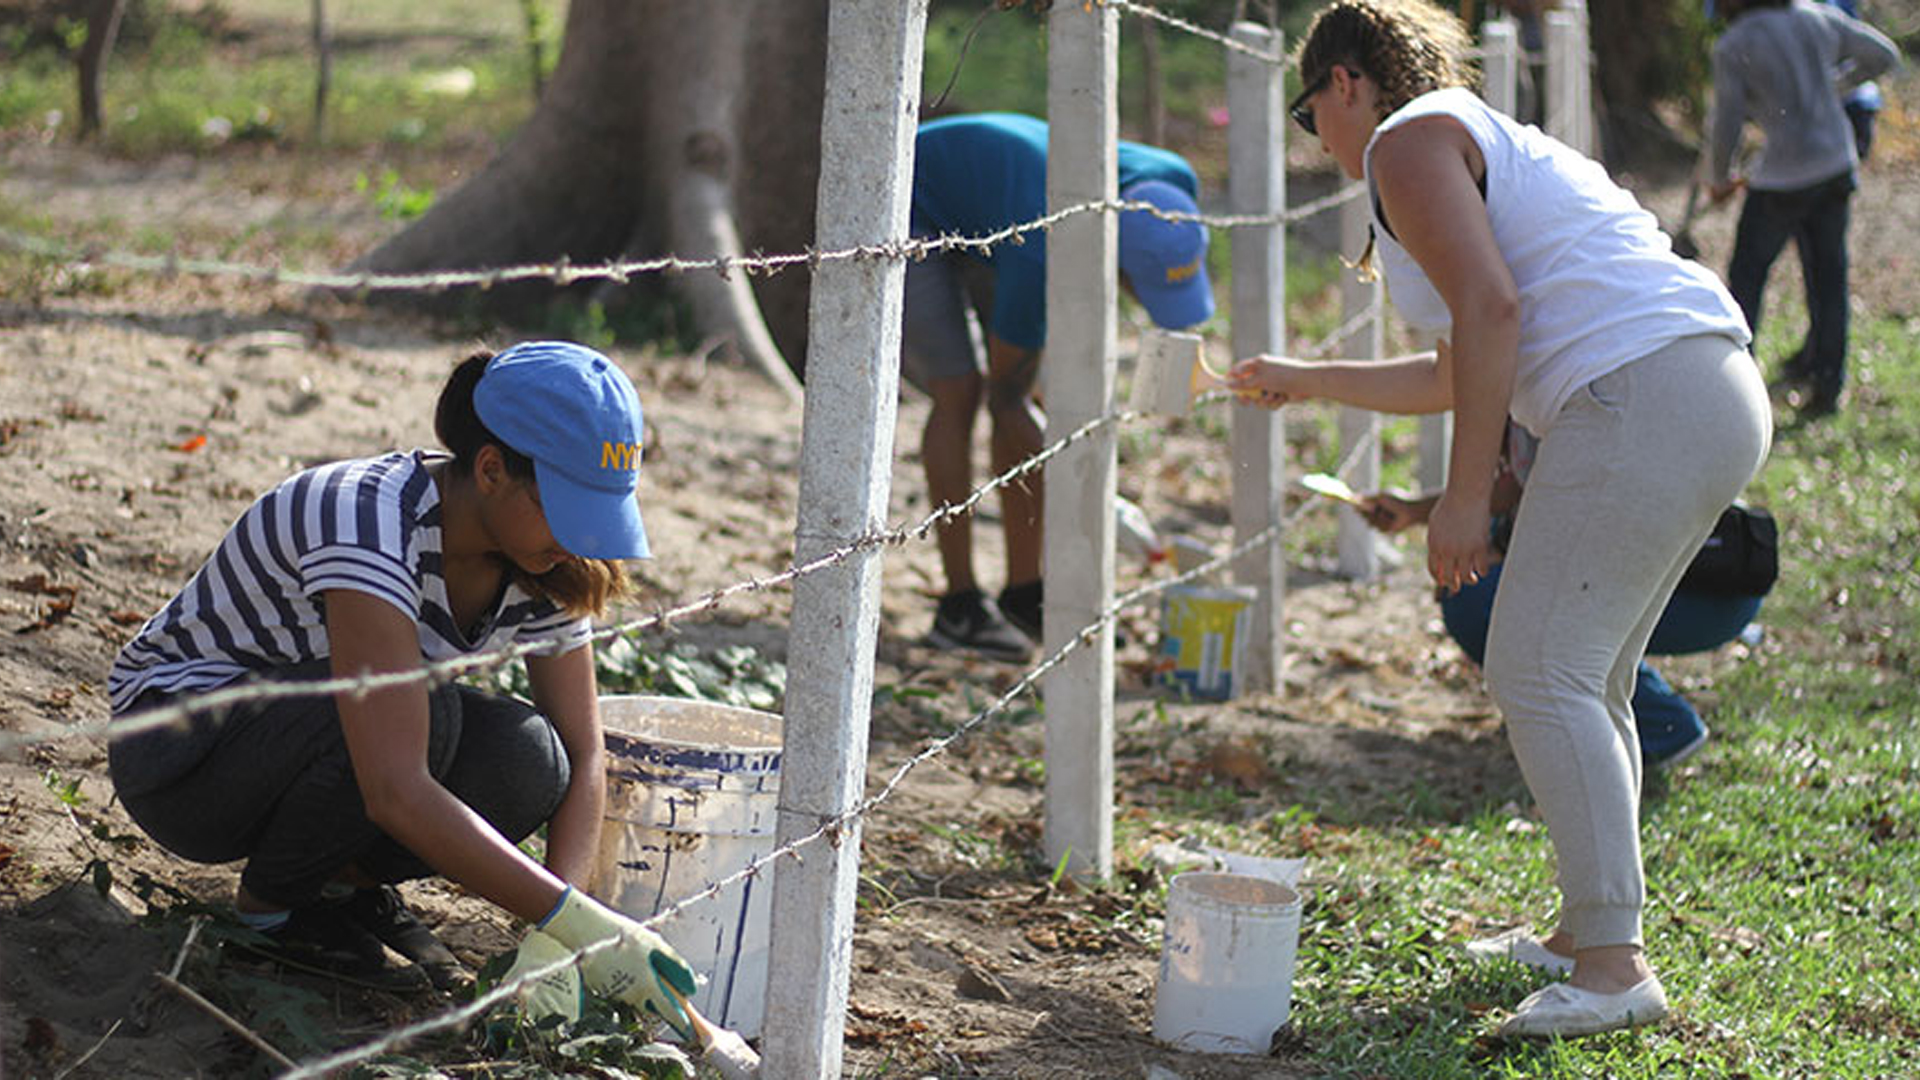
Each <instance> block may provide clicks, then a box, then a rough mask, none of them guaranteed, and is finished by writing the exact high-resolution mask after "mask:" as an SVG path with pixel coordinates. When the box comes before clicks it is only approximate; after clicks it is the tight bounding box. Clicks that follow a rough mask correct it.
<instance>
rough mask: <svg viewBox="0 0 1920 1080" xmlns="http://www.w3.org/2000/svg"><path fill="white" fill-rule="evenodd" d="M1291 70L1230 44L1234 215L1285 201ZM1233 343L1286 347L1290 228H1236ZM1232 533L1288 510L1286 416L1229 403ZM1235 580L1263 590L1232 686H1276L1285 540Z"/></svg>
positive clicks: (1252, 36) (1251, 39)
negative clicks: (1287, 99) (1286, 89)
mask: <svg viewBox="0 0 1920 1080" xmlns="http://www.w3.org/2000/svg"><path fill="white" fill-rule="evenodd" d="M1233 40H1235V41H1237V42H1239V43H1240V44H1242V45H1245V46H1247V47H1248V48H1251V49H1255V50H1258V51H1260V52H1262V53H1266V54H1268V55H1270V56H1278V55H1280V52H1281V41H1280V35H1279V34H1278V33H1277V32H1275V31H1273V30H1270V29H1268V28H1267V27H1264V26H1261V25H1259V24H1258V23H1251V22H1240V23H1235V24H1234V26H1233ZM1284 77H1285V71H1284V70H1283V69H1282V68H1281V67H1280V65H1278V64H1272V63H1268V62H1267V61H1265V60H1262V59H1260V58H1259V57H1257V56H1249V55H1247V54H1246V53H1243V52H1240V51H1238V50H1234V49H1229V50H1227V116H1228V118H1229V120H1228V124H1229V126H1228V128H1227V198H1228V202H1229V204H1230V206H1231V208H1232V211H1233V213H1234V214H1236V215H1268V214H1278V213H1280V212H1281V211H1282V210H1285V209H1286V205H1287V170H1286V109H1285V106H1284V104H1283V99H1282V94H1283V87H1284V82H1283V80H1284ZM1232 241H1233V287H1232V310H1231V312H1230V315H1231V318H1232V320H1233V323H1232V347H1233V356H1234V358H1235V359H1240V358H1243V357H1248V356H1258V355H1260V354H1263V353H1276V354H1277V353H1282V352H1284V351H1286V340H1287V324H1286V298H1287V278H1286V273H1287V270H1286V226H1285V225H1282V224H1278V223H1276V224H1273V225H1240V226H1235V228H1234V230H1233V232H1232ZM1233 468H1234V471H1233V539H1234V543H1235V544H1236V545H1238V544H1239V543H1241V542H1242V541H1244V540H1246V539H1247V538H1248V537H1250V536H1252V535H1254V534H1255V533H1258V532H1260V531H1261V530H1262V529H1265V528H1267V527H1268V526H1270V525H1272V524H1273V523H1275V522H1277V521H1280V520H1281V519H1282V518H1283V517H1284V516H1285V510H1286V501H1285V494H1286V483H1287V442H1286V426H1285V420H1284V414H1283V413H1282V412H1281V411H1280V410H1277V409H1262V408H1259V407H1258V406H1253V405H1235V406H1234V407H1233ZM1233 577H1234V580H1235V581H1236V582H1238V583H1239V584H1241V585H1251V586H1253V588H1254V590H1255V591H1256V592H1257V594H1258V599H1257V600H1256V601H1255V602H1254V607H1253V625H1252V634H1251V636H1250V637H1249V639H1248V641H1247V645H1246V652H1245V656H1244V663H1245V664H1246V669H1245V671H1244V672H1241V671H1235V672H1234V673H1233V678H1234V684H1235V688H1236V689H1244V690H1246V691H1248V692H1252V693H1261V692H1266V691H1273V690H1277V689H1279V688H1280V669H1281V662H1282V660H1283V657H1284V652H1285V649H1284V646H1283V642H1284V637H1285V630H1284V627H1285V622H1284V621H1283V619H1282V611H1281V608H1282V603H1283V601H1284V599H1285V596H1286V582H1287V564H1286V557H1285V552H1284V551H1283V550H1282V549H1281V545H1280V537H1278V536H1275V537H1274V541H1273V543H1271V544H1268V545H1266V546H1264V547H1258V548H1255V549H1253V550H1252V551H1249V552H1247V553H1246V554H1244V555H1242V556H1240V558H1239V559H1237V560H1235V562H1234V564H1233Z"/></svg>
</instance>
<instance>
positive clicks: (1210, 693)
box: [1160, 585, 1258, 701]
mask: <svg viewBox="0 0 1920 1080" xmlns="http://www.w3.org/2000/svg"><path fill="white" fill-rule="evenodd" d="M1257 598H1258V593H1256V592H1255V591H1254V589H1253V587H1252V586H1250V585H1228V586H1217V585H1175V586H1174V587H1172V588H1170V589H1168V590H1167V591H1166V593H1165V594H1164V596H1163V598H1162V600H1161V606H1160V655H1161V658H1162V666H1163V668H1164V669H1165V671H1166V679H1167V682H1168V683H1169V684H1170V685H1173V686H1176V687H1179V688H1180V689H1182V690H1184V691H1186V693H1187V695H1188V696H1190V697H1195V698H1204V699H1207V700H1211V701H1225V700H1227V699H1228V698H1230V697H1232V696H1233V673H1234V672H1235V671H1236V670H1244V668H1245V666H1246V665H1245V663H1244V662H1243V658H1244V655H1245V652H1246V647H1247V638H1248V637H1249V636H1251V634H1252V630H1253V604H1254V601H1255V600H1256V599H1257Z"/></svg>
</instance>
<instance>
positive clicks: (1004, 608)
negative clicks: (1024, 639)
mask: <svg viewBox="0 0 1920 1080" xmlns="http://www.w3.org/2000/svg"><path fill="white" fill-rule="evenodd" d="M1045 584H1046V583H1045V582H1043V581H1041V580H1039V579H1038V578H1036V579H1034V580H1033V581H1027V582H1022V583H1020V584H1018V585H1009V586H1007V587H1006V588H1004V589H1001V590H1000V614H1002V615H1004V616H1006V619H1007V621H1008V622H1010V623H1012V624H1013V625H1015V626H1017V627H1019V628H1020V632H1021V633H1023V634H1025V635H1027V636H1028V637H1030V638H1032V639H1033V640H1034V642H1035V643H1038V642H1039V641H1040V638H1041V612H1042V610H1043V608H1042V601H1043V600H1044V594H1045V591H1046V590H1045Z"/></svg>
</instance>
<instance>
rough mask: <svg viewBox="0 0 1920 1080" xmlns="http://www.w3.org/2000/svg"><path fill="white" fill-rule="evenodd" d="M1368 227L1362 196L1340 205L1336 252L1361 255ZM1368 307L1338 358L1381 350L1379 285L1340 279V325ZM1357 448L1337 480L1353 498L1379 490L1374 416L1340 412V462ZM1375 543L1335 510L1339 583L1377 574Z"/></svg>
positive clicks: (1364, 527) (1353, 516)
mask: <svg viewBox="0 0 1920 1080" xmlns="http://www.w3.org/2000/svg"><path fill="white" fill-rule="evenodd" d="M1372 223H1373V207H1372V205H1371V203H1370V202H1369V200H1368V198H1367V197H1366V196H1365V195H1364V194H1363V195H1361V196H1360V197H1359V198H1357V199H1348V200H1347V201H1346V202H1344V203H1342V204H1340V247H1341V249H1342V250H1344V251H1354V252H1358V251H1364V250H1365V249H1366V246H1367V230H1368V228H1369V227H1370V226H1371V225H1372ZM1369 306H1372V307H1374V308H1375V311H1376V314H1375V315H1374V317H1373V318H1371V319H1368V320H1367V321H1366V322H1364V323H1362V324H1361V325H1360V327H1359V329H1357V330H1355V331H1354V333H1353V334H1352V335H1351V336H1350V337H1348V338H1347V339H1346V340H1345V341H1343V342H1341V348H1340V350H1339V355H1341V356H1345V357H1351V358H1353V359H1356V360H1373V359H1378V358H1379V356H1380V352H1381V349H1382V346H1383V340H1384V339H1383V334H1382V330H1383V320H1382V319H1381V317H1380V315H1379V314H1378V312H1379V308H1380V282H1379V281H1378V280H1377V279H1376V280H1374V281H1372V282H1363V281H1361V280H1360V278H1359V275H1357V274H1342V275H1341V277H1340V314H1341V318H1342V319H1352V318H1354V317H1356V316H1358V315H1359V314H1360V313H1361V312H1363V311H1365V310H1366V309H1367V308H1368V307H1369ZM1362 442H1365V443H1366V447H1365V449H1363V450H1361V451H1360V456H1359V457H1358V458H1356V459H1354V461H1353V464H1352V465H1351V466H1350V467H1349V468H1348V470H1347V474H1346V476H1345V477H1343V479H1345V480H1346V481H1347V483H1348V484H1350V485H1352V486H1353V489H1354V490H1355V491H1358V492H1362V493H1365V492H1371V491H1376V490H1378V489H1379V487H1380V414H1379V413H1376V412H1370V411H1368V410H1366V409H1355V408H1351V407H1347V406H1342V407H1341V409H1340V458H1341V460H1342V461H1346V460H1347V455H1349V454H1351V453H1352V452H1353V448H1354V447H1356V446H1359V445H1360V444H1361V443H1362ZM1379 553H1380V546H1379V537H1378V534H1376V533H1375V532H1374V530H1373V526H1371V525H1368V524H1367V522H1366V519H1364V518H1362V517H1361V516H1360V514H1359V512H1358V511H1356V510H1354V509H1353V508H1352V507H1350V506H1342V507H1341V508H1340V573H1341V575H1342V576H1344V577H1349V578H1353V579H1355V580H1357V581H1370V580H1372V579H1373V578H1374V577H1375V576H1376V575H1377V574H1378V573H1379V571H1380V554H1379Z"/></svg>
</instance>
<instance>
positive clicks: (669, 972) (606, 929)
mask: <svg viewBox="0 0 1920 1080" xmlns="http://www.w3.org/2000/svg"><path fill="white" fill-rule="evenodd" d="M539 929H541V930H544V931H545V932H546V934H547V936H548V937H551V938H553V939H554V940H555V941H558V942H559V943H560V944H562V945H564V946H566V947H567V948H569V949H573V950H576V951H578V950H583V949H586V948H588V947H590V946H593V945H598V944H600V943H601V942H603V941H606V940H608V939H610V938H612V939H617V940H616V941H615V942H614V944H612V945H611V946H606V947H603V948H600V949H597V950H595V951H594V952H593V954H592V955H590V956H588V957H587V958H586V960H585V961H584V962H583V963H582V965H581V968H580V973H581V976H582V978H583V979H584V981H585V982H586V984H587V989H589V990H592V991H593V992H594V993H596V994H605V995H606V996H608V997H616V998H619V999H621V1000H622V1001H625V1002H627V1003H628V1004H630V1005H632V1006H634V1007H635V1008H639V1009H644V1010H646V1011H648V1012H651V1013H653V1014H654V1015H655V1016H658V1017H659V1018H660V1019H662V1020H664V1021H666V1023H667V1025H668V1026H669V1027H671V1028H673V1030H674V1031H676V1032H678V1033H679V1034H680V1036H681V1038H688V1037H690V1035H691V1033H692V1031H693V1025H692V1021H690V1020H688V1019H687V1014H686V1013H685V1012H684V1011H682V1010H681V1008H680V1003H679V1002H677V1001H675V1000H674V997H673V995H674V994H676V993H677V994H679V995H680V996H681V997H683V998H684V997H692V996H693V994H694V991H695V990H696V989H698V986H697V984H696V983H695V982H694V978H693V969H692V968H690V967H688V966H687V962H686V961H685V960H683V959H681V957H680V954H679V953H677V952H675V951H674V949H673V946H671V945H669V944H667V942H666V939H664V938H662V937H661V936H660V935H659V934H656V933H654V932H653V931H651V930H648V929H647V928H646V927H644V926H641V925H640V924H639V923H637V922H634V921H633V920H632V919H629V918H627V917H626V916H625V915H622V914H621V913H619V912H617V911H614V910H612V909H611V908H608V907H606V906H605V905H603V904H601V903H600V902H599V901H597V900H595V899H593V898H592V897H590V896H588V895H587V894H586V893H583V892H580V891H579V890H577V889H575V888H574V887H573V886H571V885H569V886H567V891H566V892H565V893H563V894H562V895H561V897H560V906H559V907H558V908H557V909H556V910H555V911H554V913H553V914H552V915H550V916H548V917H547V920H546V922H545V924H543V925H542V926H540V927H539Z"/></svg>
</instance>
